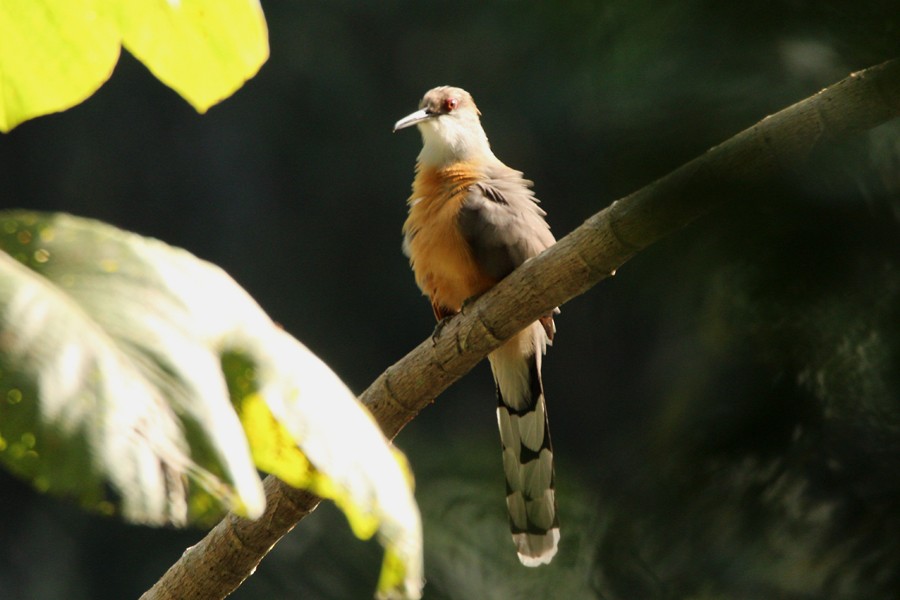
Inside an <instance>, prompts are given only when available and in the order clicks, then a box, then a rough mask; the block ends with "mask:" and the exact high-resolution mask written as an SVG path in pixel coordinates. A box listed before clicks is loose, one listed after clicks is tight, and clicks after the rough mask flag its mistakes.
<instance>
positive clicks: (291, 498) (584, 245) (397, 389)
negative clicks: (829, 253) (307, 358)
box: [141, 59, 900, 600]
mask: <svg viewBox="0 0 900 600" xmlns="http://www.w3.org/2000/svg"><path fill="white" fill-rule="evenodd" d="M898 116H900V59H894V60H891V61H888V62H885V63H882V64H880V65H877V66H874V67H870V68H868V69H865V70H864V71H859V72H857V73H853V74H851V75H850V76H849V77H847V78H846V79H843V80H841V81H839V82H838V83H835V84H834V85H832V86H830V87H828V88H826V89H824V90H822V91H820V92H818V93H817V94H815V95H814V96H811V97H809V98H807V99H805V100H803V101H801V102H798V103H797V104H794V105H793V106H790V107H788V108H785V109H784V110H782V111H780V112H778V113H776V114H774V115H770V116H768V117H766V118H765V119H763V120H762V121H760V122H759V123H757V124H756V125H754V126H752V127H750V128H749V129H746V130H744V131H742V132H741V133H739V134H737V135H736V136H734V137H732V138H731V139H729V140H728V141H726V142H724V143H722V144H720V145H718V146H716V147H714V148H711V149H709V150H708V151H707V152H706V153H704V154H703V155H702V156H699V157H697V158H695V159H694V160H692V161H691V162H689V163H687V164H685V165H684V166H682V167H680V168H679V169H677V170H675V171H673V172H672V173H670V174H669V175H666V176H665V177H663V178H662V179H659V180H657V181H655V182H654V183H652V184H650V185H648V186H646V187H644V188H642V189H641V190H638V191H637V192H635V193H633V194H631V195H629V196H627V197H625V198H622V199H620V200H617V201H615V202H613V203H612V204H611V205H610V206H609V207H607V208H605V209H604V210H602V211H600V212H599V213H597V214H595V215H594V216H592V217H590V218H589V219H587V221H585V223H584V224H582V225H581V226H580V227H578V228H577V229H575V230H574V231H573V232H571V233H570V234H569V235H567V236H565V237H564V238H562V239H561V240H559V241H558V242H557V243H556V245H554V246H553V247H551V248H549V249H548V250H547V251H546V252H544V253H543V254H541V255H540V256H538V257H536V258H534V259H532V260H530V261H528V262H527V263H525V264H524V265H522V266H521V267H520V268H519V269H517V270H516V271H515V272H514V273H512V274H511V275H509V276H508V277H507V278H506V279H504V280H503V281H501V282H500V283H499V284H498V285H497V286H495V287H494V288H493V289H491V290H490V291H489V292H487V293H486V294H484V296H482V297H481V298H479V299H478V300H477V301H476V302H475V303H473V304H472V305H471V306H469V307H467V308H466V310H465V311H464V313H463V314H461V315H459V316H457V317H455V318H454V319H453V320H452V321H450V322H449V323H448V324H447V325H446V327H444V328H443V330H442V331H441V334H440V336H439V337H438V339H437V340H436V342H434V341H432V339H431V338H430V337H429V338H428V339H426V340H425V341H423V342H422V343H421V344H419V346H418V347H416V348H415V349H414V350H412V351H411V352H410V353H409V354H407V355H406V356H405V357H403V358H402V359H401V360H400V361H398V362H397V363H396V364H394V365H392V366H391V367H389V368H388V369H387V370H386V371H385V372H384V373H382V374H381V375H380V376H379V377H378V378H377V379H376V380H375V381H374V382H373V383H372V385H370V386H369V388H368V389H366V390H365V392H363V394H362V396H361V397H360V399H361V401H362V402H363V403H365V404H366V405H367V406H368V407H369V409H370V410H371V411H372V413H373V414H374V415H375V418H376V420H377V421H378V423H379V425H380V426H381V428H382V430H383V431H384V433H385V435H387V436H388V437H389V438H393V437H394V436H395V435H396V434H397V433H398V432H399V431H400V430H401V429H402V428H403V426H404V425H406V423H408V422H409V421H410V420H412V419H413V418H414V417H415V416H416V415H417V414H418V413H419V411H420V410H422V409H423V408H424V407H426V406H427V405H428V404H430V403H431V402H432V401H433V400H434V399H435V398H436V397H437V396H438V395H439V394H440V393H441V392H442V391H444V390H445V389H446V388H447V387H448V386H449V385H450V384H452V383H453V382H454V381H456V380H457V379H459V378H460V377H462V376H463V375H464V374H466V373H467V372H468V371H469V370H470V369H472V368H473V367H474V366H475V365H476V364H477V363H478V362H479V361H481V360H482V359H483V358H484V357H485V356H486V355H487V354H488V353H489V352H490V351H491V350H493V349H494V348H496V347H497V346H499V345H500V344H501V343H502V342H503V340H505V339H507V338H509V337H510V336H512V335H513V334H515V333H516V332H517V331H519V330H521V329H522V328H524V327H525V326H527V325H528V324H529V323H531V322H533V321H534V320H535V319H536V318H537V317H538V316H539V315H542V314H545V313H546V312H547V311H548V310H550V309H552V308H553V307H554V306H559V305H562V304H564V303H565V302H567V301H568V300H570V299H572V298H574V297H575V296H578V295H580V294H583V293H584V292H586V291H587V290H588V289H590V288H591V287H593V286H594V285H596V284H597V283H598V282H600V281H601V280H603V279H605V278H607V277H609V276H611V275H613V274H614V273H615V271H616V269H618V268H619V267H621V266H622V265H623V264H624V263H625V262H626V261H628V259H630V258H631V257H632V256H634V255H635V254H636V253H638V252H639V251H641V250H642V249H644V248H646V247H647V246H649V245H651V244H653V243H654V242H656V241H658V240H660V239H661V238H663V237H664V236H666V235H668V234H669V233H672V232H673V231H676V230H678V229H680V228H682V227H684V226H685V225H687V224H688V223H690V222H691V221H693V220H694V219H696V218H697V217H699V216H701V215H702V214H704V213H706V212H708V211H709V210H711V209H712V208H714V207H715V206H716V205H717V204H718V203H719V202H722V201H725V200H726V199H727V194H725V193H723V190H728V189H731V188H733V187H734V186H740V185H743V186H746V185H751V184H752V185H759V183H760V182H761V181H765V180H766V179H768V178H769V177H771V176H772V175H774V174H776V173H777V172H779V171H781V170H784V169H786V168H789V167H790V166H791V165H794V164H797V163H799V162H802V161H803V160H805V159H806V158H808V157H809V155H810V154H811V153H812V152H814V151H815V150H816V149H817V148H819V147H822V146H825V145H829V144H835V143H839V142H841V141H843V140H846V139H848V138H850V137H851V136H853V135H855V134H857V133H860V132H862V131H865V130H868V129H871V128H873V127H875V126H877V125H880V124H882V123H884V122H886V121H888V120H890V119H893V118H896V117H898ZM265 487H266V499H267V503H268V505H267V509H266V512H265V515H264V516H263V517H262V518H261V519H259V520H257V521H247V520H245V519H241V518H239V517H236V516H234V515H228V516H227V517H226V518H225V519H223V520H222V521H221V522H220V523H219V524H218V525H217V526H216V527H215V528H214V529H213V530H212V531H210V533H209V534H208V535H207V536H206V537H205V538H204V539H203V540H202V541H201V542H200V543H198V544H197V545H195V546H192V547H191V548H188V549H187V550H186V551H185V553H184V554H183V555H182V557H181V558H180V559H179V560H178V561H177V562H176V563H175V564H174V565H173V566H172V567H171V568H170V569H169V570H168V571H167V572H166V573H165V574H164V575H163V577H162V578H161V579H160V580H159V581H158V582H157V583H156V584H155V585H154V586H153V587H152V588H151V589H150V590H148V591H147V592H146V593H145V594H144V595H143V596H142V597H141V598H142V599H143V600H160V599H166V600H169V599H176V598H178V599H180V598H194V599H199V600H207V599H208V600H213V599H218V598H224V597H225V596H227V595H228V594H230V593H231V592H232V591H234V590H235V589H236V588H237V587H238V586H239V585H240V584H241V583H242V582H243V581H244V580H245V579H246V578H247V577H249V576H250V575H251V574H252V573H253V571H254V570H255V568H256V566H257V565H258V564H259V561H260V560H262V558H263V556H265V554H266V553H267V552H268V551H269V550H270V549H271V548H272V547H273V546H274V545H275V543H276V542H277V541H278V540H279V539H280V538H281V536H283V535H284V534H285V533H287V532H288V531H290V530H291V529H292V528H293V527H294V525H295V524H296V523H297V522H298V521H299V520H300V519H302V518H303V517H305V516H306V515H307V514H309V513H310V512H312V511H313V510H314V509H315V507H316V506H317V505H318V502H319V499H318V498H317V497H315V496H314V495H312V494H309V493H307V492H303V491H300V490H296V489H293V488H291V487H289V486H287V485H285V484H283V483H281V482H280V481H279V480H278V479H276V478H274V477H272V476H269V477H267V478H266V481H265Z"/></svg>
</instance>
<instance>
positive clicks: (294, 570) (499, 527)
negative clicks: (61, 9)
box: [0, 0, 900, 600]
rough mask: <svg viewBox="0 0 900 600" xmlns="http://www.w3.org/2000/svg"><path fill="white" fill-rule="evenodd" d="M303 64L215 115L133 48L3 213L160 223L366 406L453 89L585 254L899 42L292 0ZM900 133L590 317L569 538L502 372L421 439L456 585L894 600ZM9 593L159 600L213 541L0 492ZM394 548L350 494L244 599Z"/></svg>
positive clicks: (827, 11) (36, 146)
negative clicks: (521, 474) (547, 537)
mask: <svg viewBox="0 0 900 600" xmlns="http://www.w3.org/2000/svg"><path fill="white" fill-rule="evenodd" d="M263 4H264V9H265V10H266V14H267V18H268V23H269V28H270V42H271V52H272V56H271V59H270V60H269V61H268V62H267V63H266V65H265V66H263V68H262V70H261V72H260V73H259V75H258V76H257V77H256V78H254V79H253V80H251V81H249V82H248V83H247V84H246V85H245V87H244V88H243V89H241V90H240V91H239V92H238V93H237V94H236V95H235V96H234V97H233V98H231V99H229V100H227V101H225V102H224V103H223V104H222V105H220V106H217V107H214V108H213V109H211V110H210V111H209V113H208V114H206V115H203V116H199V115H197V114H196V113H194V112H193V111H192V110H191V109H190V108H189V106H188V105H187V103H185V102H184V101H182V100H181V99H180V98H178V97H177V96H176V95H175V93H174V92H172V91H171V90H169V89H167V88H165V87H164V86H163V85H162V84H160V83H159V82H157V81H156V80H155V79H154V78H153V77H152V76H151V75H150V74H149V73H148V72H147V71H146V69H145V68H144V67H143V66H142V65H140V64H139V63H137V62H136V61H135V60H134V59H132V58H131V57H130V56H129V55H127V54H123V56H122V59H121V61H120V63H119V65H118V67H117V68H116V71H115V73H114V74H113V76H112V78H111V80H110V81H109V82H108V83H107V84H106V85H105V86H103V87H102V88H101V89H100V91H99V92H97V93H96V94H95V95H94V96H93V97H92V98H90V99H89V100H88V101H86V102H85V103H83V104H82V105H80V106H78V107H75V108H73V109H71V110H69V111H67V112H65V113H62V114H59V115H53V116H48V117H43V118H40V119H38V120H36V121H32V122H28V123H25V124H23V125H21V126H19V127H18V128H17V129H15V130H14V131H13V132H11V133H10V134H8V135H4V136H2V137H0V178H2V186H0V206H2V207H3V208H8V207H26V208H34V209H41V210H62V211H67V212H71V213H74V214H77V215H82V216H89V217H94V218H98V219H101V220H104V221H107V222H110V223H112V224H114V225H117V226H119V227H122V228H125V229H130V230H134V231H137V232H139V233H142V234H145V235H149V236H153V237H157V238H160V239H162V240H164V241H166V242H168V243H170V244H173V245H177V246H182V247H185V248H187V249H189V250H190V251H192V252H194V253H195V254H197V255H199V256H200V257H202V258H205V259H208V260H210V261H213V262H215V263H217V264H219V265H221V266H222V267H224V268H225V269H226V270H227V271H228V272H229V273H231V274H232V275H233V276H234V277H235V278H236V279H237V280H238V282H240V283H241V284H242V285H243V286H245V287H246V288H247V289H248V290H249V291H250V293H251V294H253V296H254V297H255V298H256V299H257V300H258V301H259V302H260V303H261V304H262V306H263V307H264V308H265V309H266V310H267V311H268V312H269V314H270V315H271V316H272V317H273V318H274V319H276V320H277V321H279V322H280V323H282V324H283V325H284V326H285V328H287V329H288V330H289V331H290V332H291V333H293V334H294V335H295V336H297V337H298V338H299V339H300V340H301V341H303V342H304V343H306V344H307V345H308V346H309V347H310V348H311V349H312V350H313V351H314V352H316V353H318V354H319V355H320V356H321V357H322V358H323V359H325V360H326V361H327V362H328V363H329V364H330V365H331V366H332V367H333V368H334V369H335V370H336V371H337V372H338V373H339V374H340V375H341V376H342V377H343V378H345V380H346V381H347V382H348V383H349V384H350V386H351V387H352V388H353V389H354V390H356V391H361V390H362V389H364V388H365V387H366V386H367V385H368V383H369V382H371V381H372V380H373V379H374V378H375V377H376V376H377V375H378V374H379V373H380V372H381V371H382V370H384V369H385V368H386V367H387V366H389V365H390V364H391V363H393V362H394V361H395V360H397V359H398V358H400V357H401V356H402V355H403V354H405V353H406V352H407V351H408V350H410V349H411V348H412V347H413V346H414V345H415V344H417V343H418V342H419V341H421V340H422V339H423V338H424V337H426V336H427V335H429V334H430V333H431V330H432V327H433V323H432V316H431V309H430V307H429V306H428V303H427V301H426V300H425V299H424V298H422V297H420V295H419V292H418V290H417V288H416V287H415V284H414V282H413V278H412V274H411V273H410V271H409V268H408V265H407V263H406V260H405V258H404V257H403V256H402V255H401V253H400V226H401V224H402V222H403V219H404V216H405V212H406V207H405V199H406V197H407V195H408V192H409V185H410V182H411V180H412V175H413V164H414V160H415V156H416V154H417V153H418V150H419V146H420V139H419V136H418V134H417V133H416V132H415V131H404V132H402V133H398V134H396V135H392V134H391V126H392V124H393V123H394V121H395V120H397V119H398V118H400V117H402V116H404V115H406V114H407V113H409V112H411V111H413V110H414V109H415V108H416V106H417V103H418V100H419V98H420V97H421V95H422V94H423V93H424V92H425V91H426V90H427V89H428V88H430V87H433V86H435V85H441V84H451V85H457V86H461V87H464V88H466V89H467V90H469V91H470V92H471V93H472V94H473V96H474V97H475V100H476V102H477V103H478V105H479V107H480V109H481V111H482V113H483V124H484V126H485V129H486V130H487V132H488V135H489V137H490V139H491V141H492V143H493V147H494V150H495V152H496V154H497V155H498V156H499V157H500V158H501V159H502V160H504V161H505V162H506V163H507V164H509V165H510V166H513V167H516V168H518V169H521V170H523V171H524V172H525V173H526V175H527V176H528V177H529V178H531V179H533V180H534V181H535V182H536V184H535V189H536V191H537V194H538V196H539V197H540V198H541V199H542V201H543V206H544V208H545V209H546V210H547V211H548V213H549V217H548V219H549V221H550V223H551V225H552V227H553V230H554V232H555V233H556V235H557V237H561V236H562V235H565V234H566V233H567V232H568V231H570V230H571V229H573V228H574V227H576V226H577V225H578V224H580V223H581V222H582V221H583V220H584V219H585V218H587V217H588V216H590V215H591V214H593V213H595V212H597V211H598V210H600V209H601V208H603V207H604V206H606V205H608V204H609V203H610V202H611V201H612V200H614V199H615V198H618V197H621V196H623V195H626V194H627V193H629V192H631V191H634V190H636V189H638V188H640V187H641V186H643V185H645V184H647V183H650V182H651V181H653V180H654V179H656V178H658V177H660V176H662V175H664V174H665V173H667V172H668V171H670V170H672V169H673V168H676V167H677V166H679V165H681V164H682V163H684V162H686V161H687V160H689V159H691V158H693V157H694V156H696V155H698V154H700V153H702V152H704V151H705V150H706V149H707V148H709V147H711V146H713V145H715V144H717V143H719V142H720V141H723V140H724V139H727V138H728V137H730V136H731V135H733V134H735V133H737V132H738V131H740V130H741V129H744V128H745V127H748V126H750V125H752V124H753V123H755V122H756V121H758V120H760V119H761V118H763V117H764V116H766V115H767V114H770V113H773V112H775V111H777V110H779V109H781V108H783V107H785V106H787V105H789V104H791V103H793V102H795V101H798V100H801V99H803V98H805V97H807V96H809V95H811V94H813V93H815V92H816V91H818V90H819V89H821V88H823V87H824V86H826V85H828V84H830V83H833V82H835V81H837V80H839V79H842V78H843V77H845V76H847V75H848V74H849V73H850V72H851V71H854V70H857V69H860V68H864V67H866V66H870V65H872V64H876V63H878V62H881V61H883V60H886V59H888V58H891V57H894V56H898V55H900V9H898V8H897V5H896V2H892V1H891V2H889V1H884V2H856V3H850V2H821V1H819V2H812V1H810V2H807V1H803V0H793V1H791V0H783V1H769V2H766V1H762V2H756V3H722V2H713V1H709V0H707V1H699V0H697V1H682V2H678V3H668V2H660V1H658V0H631V1H628V0H609V1H607V2H570V3H562V2H560V3H551V2H535V3H524V2H499V3H490V4H486V3H482V2H474V1H465V0H464V1H460V2H413V1H388V2H378V3H376V2H369V3H359V2H348V1H332V2H290V3H289V2H275V1H274V0H272V1H269V2H264V3H263ZM898 134H900V124H898V123H896V122H895V123H892V124H888V125H885V126H882V127H880V128H878V129H876V130H873V131H872V132H870V133H868V134H866V135H864V136H861V137H860V138H859V139H857V140H855V141H854V142H852V143H849V144H844V145H840V146H832V147H829V148H827V149H826V150H824V151H822V152H820V153H819V154H817V155H816V156H814V157H813V158H812V160H811V161H810V162H808V163H807V164H804V165H803V166H801V167H798V168H795V169H792V170H790V171H789V172H786V173H784V174H782V175H781V176H780V177H779V178H778V179H777V180H775V181H768V182H764V184H763V185H760V186H758V187H755V188H754V189H752V190H750V189H722V190H721V194H722V196H723V198H724V199H727V200H729V202H727V203H726V204H725V205H724V207H723V208H722V209H720V210H719V211H717V212H716V213H715V214H712V215H709V216H707V217H704V218H703V219H701V220H700V221H698V222H696V223H695V224H693V225H691V226H690V227H688V228H687V229H685V230H682V231H681V232H679V233H677V234H675V235H674V236H671V237H670V238H668V239H666V240H664V241H663V242H661V243H658V244H656V245H655V246H653V247H652V248H649V249H648V250H646V251H645V252H643V253H641V254H640V255H639V256H637V257H636V258H634V259H633V260H632V261H631V262H629V263H628V264H626V265H625V266H624V267H623V268H622V269H621V270H620V271H619V273H618V275H617V276H616V277H615V278H614V279H611V280H607V281H605V282H603V283H602V284H601V285H599V286H597V287H596V288H594V289H593V290H591V291H590V292H588V293H587V294H586V295H584V296H582V297H580V298H577V299H575V300H574V301H572V302H570V303H569V304H567V305H566V306H564V307H563V313H562V315H561V316H560V318H559V319H558V320H557V323H558V326H559V334H558V337H557V343H556V345H555V346H554V347H553V349H552V350H551V352H550V355H549V357H548V358H547V360H546V361H545V386H546V390H547V398H548V402H549V406H550V412H551V426H552V430H553V436H554V442H555V446H556V456H557V457H558V461H559V464H558V469H557V480H558V494H559V498H560V503H561V519H562V527H563V529H562V536H563V537H562V542H561V550H560V554H559V556H558V557H557V558H556V560H555V561H554V563H553V565H552V566H550V567H546V568H541V569H537V570H528V569H525V568H524V567H521V566H519V565H518V562H517V560H516V558H515V553H514V551H513V546H512V544H511V542H510V541H509V539H508V532H507V529H506V524H505V513H504V503H503V484H502V475H501V469H500V455H499V448H498V443H497V439H496V432H495V427H496V425H495V422H496V421H495V418H494V414H493V408H494V399H493V385H492V383H491V379H490V374H489V371H488V369H487V368H486V366H484V365H482V366H480V367H479V368H477V369H475V370H474V371H473V372H472V373H471V374H470V375H469V376H467V377H465V378H464V379H463V380H462V381H460V382H459V383H457V384H456V385H454V386H453V387H452V388H451V389H450V390H448V391H447V392H446V393H445V394H444V395H442V396H441V397H440V398H439V399H438V401H437V402H436V404H435V405H434V406H433V407H431V408H429V409H428V410H426V411H424V412H423V413H422V415H420V417H419V418H418V419H416V420H415V421H413V423H412V424H411V425H410V426H408V427H407V429H406V430H405V431H403V432H402V433H401V434H400V436H399V437H398V439H397V443H398V445H399V446H400V447H401V448H402V449H404V450H405V451H406V452H407V455H408V456H409V458H410V461H411V462H412V465H413V468H414V470H415V472H416V476H417V496H418V498H419V501H420V504H421V507H422V510H423V513H424V517H425V533H426V552H427V556H426V559H427V567H426V569H427V572H426V573H427V577H428V581H429V583H428V587H427V588H426V596H425V597H426V598H432V599H443V598H447V599H450V598H453V599H457V598H460V599H462V598H466V599H474V598H517V597H531V598H617V599H618V598H621V599H641V598H697V599H713V598H728V599H735V598H737V599H742V598H747V599H757V598H759V599H769V598H785V599H812V598H848V599H850V598H896V597H897V594H898V590H900V541H898V540H900V477H898V476H897V465H898V458H900V369H898V364H900V331H898V330H900V302H898V299H900V244H898V240H900V236H898V229H900V227H898V221H900V137H898ZM0 478H2V481H0V511H2V515H3V518H2V520H0V597H2V598H38V599H44V598H48V599H51V598H66V599H71V600H79V599H120V598H133V597H137V596H138V595H139V594H140V593H141V592H142V591H144V590H145V589H146V588H148V587H149V586H150V585H151V584H152V583H153V582H154V581H155V580H156V579H157V578H158V577H159V575H161V574H162V572H163V571H164V570H165V568H166V567H167V566H168V565H169V564H171V563H172V562H173V561H174V560H176V559H177V557H178V556H179V555H180V554H181V552H182V551H183V550H184V548H186V547H187V546H188V545H190V544H192V543H194V542H195V541H196V540H198V539H199V538H200V536H201V535H202V532H199V531H187V532H178V531H171V530H152V529H147V528H141V527H134V526H128V525H123V524H121V523H118V522H115V521H111V520H107V519H103V518H99V517H94V516H90V515H86V514H84V513H81V512H79V511H78V510H77V509H75V508H73V507H72V506H70V505H68V504H65V503H63V502H60V501H57V500H54V499H50V498H46V497H42V496H39V495H37V494H35V493H33V492H32V491H31V490H30V488H29V487H28V486H27V485H26V484H23V483H21V482H19V481H18V480H15V479H13V478H12V477H11V476H9V475H6V474H0ZM379 560H380V550H379V548H378V546H377V545H376V544H374V543H372V542H369V543H363V542H358V541H356V540H354V539H353V538H352V536H351V535H350V533H349V531H348V528H347V526H346V523H345V522H344V521H343V518H342V517H341V516H340V515H339V513H337V511H336V510H335V509H333V508H332V507H326V506H323V507H322V508H320V509H319V510H318V511H317V512H316V514H314V515H313V516H312V517H311V518H309V519H307V520H305V521H304V522H303V523H302V524H301V525H300V526H299V527H298V528H297V529H296V530H295V531H294V532H293V533H291V534H290V535H289V536H288V537H287V538H286V539H285V540H283V541H282V543H281V544H279V545H278V546H277V547H276V549H275V550H274V551H273V553H272V555H270V556H269V557H268V558H267V559H266V560H264V561H263V563H262V565H261V566H260V568H259V570H258V572H257V573H256V574H255V575H254V576H253V577H252V578H250V579H249V580H248V582H247V583H246V584H245V585H244V586H243V587H242V588H241V589H240V590H239V591H238V592H237V593H235V594H234V596H233V597H234V598H238V599H252V598H301V597H302V598H365V597H369V596H370V594H371V591H372V590H373V589H374V581H375V578H376V574H377V569H378V562H379Z"/></svg>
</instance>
